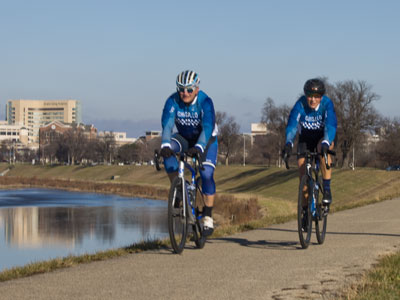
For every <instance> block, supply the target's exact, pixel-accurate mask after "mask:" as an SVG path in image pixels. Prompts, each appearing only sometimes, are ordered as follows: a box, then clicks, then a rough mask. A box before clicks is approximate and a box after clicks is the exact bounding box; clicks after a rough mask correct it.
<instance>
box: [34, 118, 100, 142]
mask: <svg viewBox="0 0 400 300" xmlns="http://www.w3.org/2000/svg"><path fill="white" fill-rule="evenodd" d="M74 127H76V128H77V129H78V130H79V131H81V132H83V134H84V135H85V136H86V137H87V138H88V139H89V140H92V139H96V138H97V128H96V127H94V126H93V125H84V124H75V123H74V124H66V123H64V122H60V121H52V122H49V123H47V124H45V125H42V126H41V127H40V128H39V136H40V145H47V144H50V143H51V142H52V141H54V140H55V139H56V138H57V137H58V136H60V135H63V134H64V133H65V132H66V131H68V130H70V129H73V128H74Z"/></svg>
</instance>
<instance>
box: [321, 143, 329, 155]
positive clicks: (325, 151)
mask: <svg viewBox="0 0 400 300" xmlns="http://www.w3.org/2000/svg"><path fill="white" fill-rule="evenodd" d="M328 150H329V145H328V144H327V143H321V154H322V156H323V157H325V156H326V155H327V154H328Z"/></svg>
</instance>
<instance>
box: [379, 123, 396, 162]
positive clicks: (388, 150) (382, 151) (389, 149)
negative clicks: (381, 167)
mask: <svg viewBox="0 0 400 300" xmlns="http://www.w3.org/2000/svg"><path fill="white" fill-rule="evenodd" d="M381 133H382V135H381V138H382V141H380V143H379V145H378V149H377V153H378V157H379V158H380V159H381V160H382V161H384V162H385V164H386V165H387V166H393V165H400V150H399V149H400V119H394V120H389V119H386V120H385V121H384V125H383V127H382V128H381Z"/></svg>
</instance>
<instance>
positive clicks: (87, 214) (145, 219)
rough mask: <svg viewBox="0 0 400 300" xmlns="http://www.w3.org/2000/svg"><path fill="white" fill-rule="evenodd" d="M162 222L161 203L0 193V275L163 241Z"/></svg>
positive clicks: (34, 191)
mask: <svg viewBox="0 0 400 300" xmlns="http://www.w3.org/2000/svg"><path fill="white" fill-rule="evenodd" d="M166 222H167V221H166V202H164V201H155V200H145V199H138V198H124V197H119V196H114V195H97V194H88V193H71V192H66V191H54V190H40V189H29V190H16V191H8V190H4V191H0V270H3V269H4V268H10V267H12V266H19V265H24V264H26V263H29V262H31V261H37V260H45V259H50V258H54V257H59V256H66V255H68V254H74V255H77V254H82V253H93V252H96V251H99V250H105V249H109V248H117V247H123V246H128V245H130V244H132V243H136V242H139V241H142V240H152V239H156V238H165V237H167V236H168V232H167V226H166ZM1 232H4V234H1Z"/></svg>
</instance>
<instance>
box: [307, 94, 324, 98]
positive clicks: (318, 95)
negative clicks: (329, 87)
mask: <svg viewBox="0 0 400 300" xmlns="http://www.w3.org/2000/svg"><path fill="white" fill-rule="evenodd" d="M306 96H307V97H309V98H322V96H321V95H320V94H306Z"/></svg>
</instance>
